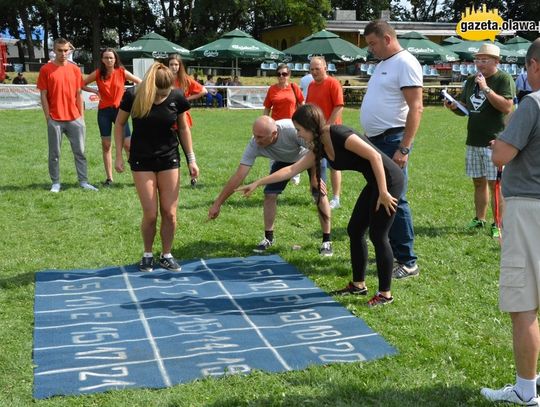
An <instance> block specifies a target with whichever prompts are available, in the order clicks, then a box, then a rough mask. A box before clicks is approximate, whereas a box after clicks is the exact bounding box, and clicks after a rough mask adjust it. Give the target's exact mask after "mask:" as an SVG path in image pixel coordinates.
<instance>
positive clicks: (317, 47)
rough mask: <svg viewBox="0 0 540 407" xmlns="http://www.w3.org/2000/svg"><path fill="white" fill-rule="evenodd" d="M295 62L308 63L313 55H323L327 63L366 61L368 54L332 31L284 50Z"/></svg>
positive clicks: (315, 35)
mask: <svg viewBox="0 0 540 407" xmlns="http://www.w3.org/2000/svg"><path fill="white" fill-rule="evenodd" d="M283 53H284V54H286V55H290V56H291V58H292V59H293V60H297V61H307V60H309V58H311V56H312V55H322V56H324V58H325V59H326V61H327V62H334V63H336V62H353V61H357V60H364V61H365V60H366V59H367V52H366V51H365V50H363V49H362V48H359V47H357V46H356V45H354V44H352V43H350V42H349V41H346V40H344V39H342V38H340V37H339V35H337V34H334V33H333V32H331V31H326V30H322V31H319V32H317V33H315V34H312V35H310V36H308V37H306V38H304V39H303V40H302V41H300V42H299V43H297V44H295V45H293V46H292V47H289V48H287V49H285V50H283Z"/></svg>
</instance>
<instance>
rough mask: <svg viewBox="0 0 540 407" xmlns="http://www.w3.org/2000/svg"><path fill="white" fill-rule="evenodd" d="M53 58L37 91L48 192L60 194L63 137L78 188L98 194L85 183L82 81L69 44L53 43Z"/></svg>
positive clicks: (64, 40)
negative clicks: (43, 123)
mask: <svg viewBox="0 0 540 407" xmlns="http://www.w3.org/2000/svg"><path fill="white" fill-rule="evenodd" d="M54 52H55V59H54V60H53V61H51V62H48V63H47V64H45V65H44V66H42V67H41V69H40V70H39V76H38V81H37V88H38V89H39V90H40V97H41V107H42V109H43V113H44V114H45V120H47V135H48V143H49V175H50V177H51V181H52V187H51V192H55V193H58V192H60V188H61V184H60V146H61V143H62V134H64V133H65V134H66V137H67V138H68V139H69V142H70V144H71V150H72V151H73V156H74V157H75V168H76V170H77V177H78V180H79V185H80V186H81V187H82V188H84V189H87V190H92V191H97V188H95V187H94V186H92V185H90V184H89V183H88V175H87V164H86V157H85V155H84V142H85V135H86V132H85V129H86V127H85V124H84V107H83V100H82V96H81V89H82V87H83V85H84V84H83V78H82V74H81V71H80V69H79V68H78V67H77V65H75V64H72V63H69V61H68V54H69V52H70V43H69V42H68V41H67V40H66V39H64V38H58V39H56V40H55V41H54Z"/></svg>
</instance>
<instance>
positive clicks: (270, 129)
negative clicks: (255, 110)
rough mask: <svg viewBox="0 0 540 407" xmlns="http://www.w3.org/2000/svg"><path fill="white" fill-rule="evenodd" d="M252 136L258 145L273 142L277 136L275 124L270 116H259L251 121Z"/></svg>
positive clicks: (261, 145)
mask: <svg viewBox="0 0 540 407" xmlns="http://www.w3.org/2000/svg"><path fill="white" fill-rule="evenodd" d="M253 137H254V138H255V142H256V143H257V145H259V146H260V147H267V146H269V145H270V144H273V143H274V142H275V141H276V138H277V126H276V122H275V120H274V119H272V118H271V117H270V116H260V117H258V118H257V119H256V120H255V122H254V123H253Z"/></svg>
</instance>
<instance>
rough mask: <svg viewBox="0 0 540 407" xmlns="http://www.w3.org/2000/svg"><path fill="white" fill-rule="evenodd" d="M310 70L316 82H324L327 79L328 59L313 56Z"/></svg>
mask: <svg viewBox="0 0 540 407" xmlns="http://www.w3.org/2000/svg"><path fill="white" fill-rule="evenodd" d="M309 72H310V73H311V75H313V79H314V80H315V82H322V81H324V80H325V79H326V77H327V73H326V60H325V59H324V58H323V57H318V56H317V57H311V60H310V62H309Z"/></svg>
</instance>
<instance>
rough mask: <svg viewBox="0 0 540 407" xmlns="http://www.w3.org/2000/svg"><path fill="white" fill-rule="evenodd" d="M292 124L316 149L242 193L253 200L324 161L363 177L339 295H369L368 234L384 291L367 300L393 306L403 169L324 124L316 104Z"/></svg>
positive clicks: (361, 139)
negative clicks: (391, 235)
mask: <svg viewBox="0 0 540 407" xmlns="http://www.w3.org/2000/svg"><path fill="white" fill-rule="evenodd" d="M292 120H293V122H294V125H295V127H296V130H297V131H298V136H299V137H300V138H302V139H303V140H304V141H305V142H306V144H307V145H308V146H309V149H310V150H311V153H310V154H307V155H306V156H304V158H302V159H301V160H299V161H298V162H296V163H295V164H293V165H291V166H289V167H285V168H283V169H281V170H280V171H277V172H275V173H273V174H272V175H269V176H267V177H264V178H261V179H259V180H257V181H255V182H253V183H252V184H249V185H246V186H243V187H241V188H239V189H238V190H239V191H243V192H244V195H246V196H249V195H250V194H251V193H252V192H253V190H254V189H255V188H257V187H258V186H259V185H265V184H269V183H273V182H278V181H281V180H285V179H289V178H291V177H292V176H294V175H295V174H298V173H300V172H301V171H303V170H305V169H307V168H310V167H312V166H313V164H314V163H316V162H319V160H320V159H321V158H326V159H327V160H328V162H329V163H330V165H331V166H332V168H334V169H336V170H352V171H358V172H361V173H362V174H363V175H364V177H365V179H366V181H367V184H366V186H365V187H364V189H363V190H362V192H361V193H360V196H359V197H358V200H357V201H356V205H355V207H354V210H353V213H352V215H351V219H350V221H349V225H348V227H347V232H348V234H349V238H350V252H351V263H352V274H353V281H351V282H350V283H349V285H348V286H347V287H345V288H343V289H341V290H337V291H333V292H332V293H331V294H335V295H349V294H355V295H366V294H367V292H368V289H367V287H366V283H365V275H366V268H367V263H368V253H367V241H366V232H367V231H368V229H369V237H370V240H371V241H372V242H373V245H374V247H375V258H376V263H377V272H378V277H379V290H378V291H377V293H376V294H375V295H374V296H373V297H372V298H371V299H370V300H369V301H368V306H370V307H373V306H377V305H382V304H389V303H391V302H392V301H393V300H394V298H393V297H392V294H391V291H390V285H391V280H392V265H393V255H392V249H391V247H390V242H389V240H388V231H389V230H390V226H391V225H392V222H393V220H394V216H395V212H396V207H397V201H398V197H399V195H400V193H401V191H402V189H403V173H402V171H401V169H400V168H399V167H398V166H397V164H396V163H394V162H393V161H392V160H391V159H390V158H389V157H387V156H386V155H385V154H382V153H381V152H380V151H379V150H377V148H375V146H373V144H371V142H370V141H369V140H368V139H367V137H366V136H364V135H358V134H356V133H355V131H354V130H352V129H350V128H348V127H346V126H342V125H332V126H327V125H325V122H326V121H325V120H324V116H323V114H322V112H321V110H320V109H319V108H318V107H317V106H315V105H312V104H307V105H303V106H300V107H299V108H298V110H296V112H295V113H294V115H293V117H292ZM318 167H319V166H315V168H316V171H317V174H316V175H317V181H318V184H319V191H320V193H323V194H326V186H325V185H324V183H321V180H320V173H319V172H318V171H319V170H318Z"/></svg>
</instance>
